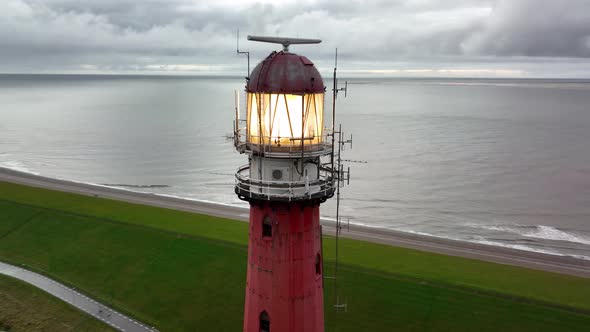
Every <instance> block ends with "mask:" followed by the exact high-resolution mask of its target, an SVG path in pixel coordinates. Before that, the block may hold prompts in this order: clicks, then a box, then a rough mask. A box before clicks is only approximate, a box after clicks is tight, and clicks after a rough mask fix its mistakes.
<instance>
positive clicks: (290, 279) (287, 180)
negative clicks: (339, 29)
mask: <svg viewBox="0 0 590 332" xmlns="http://www.w3.org/2000/svg"><path fill="white" fill-rule="evenodd" d="M248 39H249V40H252V41H259V42H268V43H277V44H281V45H282V46H283V49H282V50H281V51H278V52H277V51H273V52H272V53H270V54H269V55H268V56H267V57H266V58H265V59H264V60H262V62H260V63H259V64H258V65H257V66H256V67H255V68H254V69H253V70H252V72H251V73H249V76H248V77H247V80H246V112H245V119H240V110H239V106H238V105H239V101H238V95H237V94H236V119H235V122H234V145H235V148H236V149H237V151H239V152H240V153H243V154H246V155H248V164H246V165H244V166H241V167H240V168H238V170H237V172H236V175H235V180H236V182H235V192H236V194H237V195H238V197H239V198H240V199H242V200H245V201H248V202H249V203H250V224H249V240H248V265H247V277H246V301H245V309H244V325H243V326H244V331H245V332H254V331H256V332H259V331H266V332H269V331H281V332H294V331H306V332H321V331H324V295H323V280H324V271H323V257H322V232H321V226H320V210H319V206H320V204H321V203H323V202H325V201H326V200H327V199H329V198H331V197H333V196H334V194H335V192H336V191H337V188H338V186H339V179H340V178H341V175H342V174H341V171H339V169H341V166H340V165H335V164H334V162H335V158H334V151H335V149H334V147H335V137H336V136H335V131H334V125H333V123H334V116H333V117H332V119H331V120H332V128H331V129H330V128H326V126H325V124H324V123H325V122H324V96H325V91H326V88H325V86H324V83H323V80H322V77H321V75H320V73H319V72H318V70H317V69H316V67H315V66H314V64H313V62H311V61H310V60H309V59H308V58H306V57H305V56H301V55H297V54H294V53H291V52H290V51H289V46H290V45H293V44H317V43H320V42H321V41H320V40H318V39H300V38H283V37H261V36H248ZM334 94H336V92H334ZM332 114H333V115H334V114H335V112H332ZM340 136H341V135H340ZM338 144H340V141H339V142H338ZM337 160H340V159H339V158H338V159H337Z"/></svg>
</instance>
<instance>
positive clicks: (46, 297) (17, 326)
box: [0, 275, 115, 332]
mask: <svg viewBox="0 0 590 332" xmlns="http://www.w3.org/2000/svg"><path fill="white" fill-rule="evenodd" d="M0 331H15V332H16V331H63V332H66V331H105V332H107V331H109V332H110V331H115V330H113V329H112V328H111V327H110V326H108V325H106V324H104V323H102V322H101V321H99V320H98V319H95V318H93V317H92V316H90V315H87V314H86V313H83V312H81V311H79V310H77V309H75V308H74V307H72V306H71V305H69V304H67V303H65V302H63V301H61V300H59V299H57V298H55V297H53V296H52V295H50V294H48V293H45V292H44V291H42V290H40V289H38V288H36V287H34V286H31V285H29V284H27V283H25V282H22V281H20V280H17V279H14V278H11V277H7V276H3V275H0Z"/></svg>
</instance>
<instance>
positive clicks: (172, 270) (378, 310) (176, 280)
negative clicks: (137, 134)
mask: <svg viewBox="0 0 590 332" xmlns="http://www.w3.org/2000/svg"><path fill="white" fill-rule="evenodd" d="M0 212H1V213H0V259H1V260H3V261H6V262H9V263H13V264H25V265H26V266H27V267H28V268H30V269H33V270H37V271H40V272H42V273H44V274H46V275H48V276H51V277H52V278H55V279H58V280H60V281H62V282H64V283H67V284H69V285H72V286H74V287H76V288H78V289H80V290H81V291H83V292H85V293H87V294H89V295H90V296H93V297H95V298H97V299H100V300H101V301H103V302H105V303H107V304H111V305H112V306H114V307H116V308H118V309H119V310H121V311H124V312H127V313H129V314H131V315H133V316H135V317H136V318H138V319H140V320H143V321H145V322H147V323H148V324H152V325H155V326H156V327H158V328H159V329H160V330H162V331H195V330H203V329H207V328H208V329H211V330H215V331H237V330H240V329H241V321H242V309H243V308H242V306H243V301H244V283H245V275H246V254H247V247H246V244H247V225H246V224H245V223H243V222H239V221H232V220H226V219H222V218H215V217H210V216H203V215H197V214H191V213H185V212H180V211H173V210H167V209H160V208H154V207H146V206H139V205H133V204H128V203H123V202H117V201H111V200H105V199H98V198H91V197H85V196H80V195H74V194H66V193H61V192H54V191H48V190H41V189H34V188H29V187H24V186H18V185H14V184H8V183H2V182H0ZM324 246H325V247H324V255H325V257H326V259H325V264H326V269H325V270H326V272H328V273H329V272H330V269H331V264H332V257H333V256H331V254H332V253H333V247H334V242H333V239H331V238H325V239H324ZM340 249H341V258H342V260H341V261H342V265H341V270H340V272H341V273H340V274H339V285H340V287H341V288H340V294H341V296H342V297H343V298H346V301H347V302H348V312H346V313H335V312H334V310H333V309H332V307H331V304H332V303H331V299H332V298H333V296H332V295H333V284H332V282H331V281H330V280H326V282H325V286H326V290H325V295H326V297H325V298H326V301H325V303H326V329H327V331H359V330H363V331H364V330H367V331H395V330H398V331H498V330H505V331H587V330H589V328H588V326H590V300H589V299H590V280H588V279H582V278H576V277H570V276H565V275H558V274H552V273H546V272H540V271H533V270H527V269H522V268H516V267H510V266H504V265H498V264H492V263H485V262H480V261H474V260H468V259H463V258H457V257H450V256H443V255H436V254H431V253H425V252H420V251H415V250H409V249H402V248H395V247H388V246H382V245H377V244H371V243H367V242H361V241H353V240H343V241H342V242H341V247H340Z"/></svg>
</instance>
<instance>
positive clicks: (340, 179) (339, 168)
mask: <svg viewBox="0 0 590 332" xmlns="http://www.w3.org/2000/svg"><path fill="white" fill-rule="evenodd" d="M337 67H338V49H336V55H335V57H334V77H333V88H332V92H333V94H332V155H331V163H332V172H333V174H334V173H335V178H336V254H335V256H336V257H335V261H334V276H333V277H332V278H333V279H334V308H336V311H337V312H339V311H340V310H341V309H344V311H347V310H348V303H346V301H345V302H344V303H340V296H339V295H338V287H337V286H338V283H337V281H338V278H337V277H338V259H339V257H338V254H339V252H338V249H339V243H338V242H339V239H340V230H341V228H342V226H340V188H341V187H343V186H344V185H345V182H344V181H346V184H348V183H350V167H349V168H348V170H347V171H344V165H343V164H342V161H343V160H342V157H341V152H342V149H343V148H344V146H345V144H350V146H351V147H352V135H351V136H350V139H348V140H345V139H344V133H343V132H342V125H339V128H338V132H336V131H335V123H336V98H337V97H338V92H340V91H344V96H345V97H346V91H347V90H348V82H346V83H345V86H344V88H338V79H337V77H336V73H337ZM336 134H338V142H337V143H338V153H337V154H336V153H335V145H336ZM334 159H336V160H334ZM335 163H336V165H335Z"/></svg>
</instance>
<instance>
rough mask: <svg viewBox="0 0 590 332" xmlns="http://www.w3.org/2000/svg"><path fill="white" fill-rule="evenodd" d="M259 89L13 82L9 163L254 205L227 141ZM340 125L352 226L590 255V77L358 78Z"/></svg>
mask: <svg viewBox="0 0 590 332" xmlns="http://www.w3.org/2000/svg"><path fill="white" fill-rule="evenodd" d="M326 83H329V80H326ZM327 85H328V89H330V88H331V86H329V84H327ZM243 86H244V82H243V80H242V79H240V78H215V77H141V76H135V77H133V76H54V75H17V76H15V75H4V76H2V75H0V166H1V167H8V168H13V169H18V170H22V171H27V172H32V173H36V174H41V175H44V176H50V177H56V178H62V179H69V180H74V181H81V182H88V183H96V184H103V185H110V186H115V187H119V188H124V189H127V190H134V191H142V192H153V193H157V194H163V195H172V196H180V197H187V198H191V199H198V200H206V201H212V202H220V203H225V204H236V205H243V206H246V204H245V203H244V202H241V201H239V200H238V199H237V197H236V196H235V194H234V193H233V184H234V180H233V173H234V172H235V170H236V168H237V167H238V166H239V165H242V164H245V163H246V162H247V158H246V156H244V155H240V154H238V153H237V152H235V151H234V148H233V146H232V142H231V140H228V139H227V136H228V135H230V134H231V131H232V129H231V128H232V120H233V115H234V111H233V108H234V104H233V103H234V99H233V93H234V90H243ZM330 103H331V100H330V98H326V106H327V108H328V106H329V105H330ZM337 123H342V125H343V129H344V131H345V132H347V133H352V134H353V149H347V150H345V151H344V154H343V157H344V158H345V159H348V160H351V162H349V163H348V166H350V168H351V183H350V185H349V186H347V187H346V188H344V190H343V191H342V193H343V198H342V204H341V215H342V216H343V220H344V221H345V222H348V221H350V223H357V224H362V225H367V226H370V227H378V228H387V229H394V230H399V231H405V232H413V233H418V234H427V235H431V236H437V237H445V238H452V239H459V240H465V241H473V242H479V243H487V244H493V245H498V246H507V247H513V248H519V249H524V250H532V251H539V252H546V253H552V254H557V255H571V256H576V257H581V258H586V259H590V81H582V80H499V79H488V80H485V79H386V78H373V79H359V78H355V79H350V80H349V91H348V97H347V98H343V95H341V98H339V100H338V115H337ZM334 207H335V204H334V199H332V200H331V201H329V202H327V203H326V204H324V205H322V215H323V216H324V217H328V218H330V217H333V216H334Z"/></svg>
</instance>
